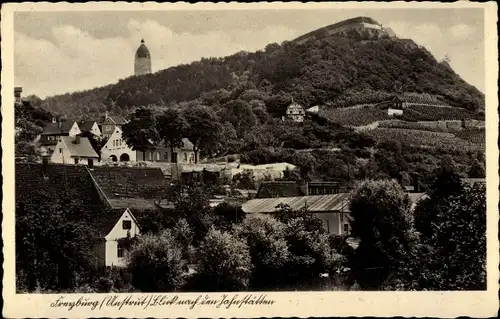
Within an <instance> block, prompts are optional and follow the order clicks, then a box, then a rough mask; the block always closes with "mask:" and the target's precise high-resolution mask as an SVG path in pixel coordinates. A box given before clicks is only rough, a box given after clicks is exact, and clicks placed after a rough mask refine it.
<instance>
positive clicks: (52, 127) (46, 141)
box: [39, 117, 81, 145]
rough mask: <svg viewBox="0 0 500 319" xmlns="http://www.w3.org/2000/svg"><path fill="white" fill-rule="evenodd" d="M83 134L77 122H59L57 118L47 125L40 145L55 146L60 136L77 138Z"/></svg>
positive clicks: (41, 136) (41, 135)
mask: <svg viewBox="0 0 500 319" xmlns="http://www.w3.org/2000/svg"><path fill="white" fill-rule="evenodd" d="M78 134H81V131H80V128H79V127H78V124H77V123H76V122H75V121H64V122H62V121H57V120H56V118H55V117H53V118H52V121H51V122H49V123H45V126H44V127H43V131H42V133H41V134H40V139H39V143H40V144H42V145H55V144H57V141H58V140H59V137H60V136H72V137H75V136H77V135H78Z"/></svg>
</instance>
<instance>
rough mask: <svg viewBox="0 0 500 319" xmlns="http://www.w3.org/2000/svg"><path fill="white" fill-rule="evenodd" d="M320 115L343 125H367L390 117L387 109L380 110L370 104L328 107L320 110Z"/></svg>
mask: <svg viewBox="0 0 500 319" xmlns="http://www.w3.org/2000/svg"><path fill="white" fill-rule="evenodd" d="M320 115H321V116H323V117H325V118H327V119H329V120H331V121H332V122H335V123H338V124H340V125H345V126H362V125H368V124H370V123H373V122H376V121H381V120H387V119H389V118H390V117H389V116H388V115H387V110H380V109H377V108H375V107H371V106H364V107H358V108H357V107H348V108H336V109H329V110H324V111H321V112H320Z"/></svg>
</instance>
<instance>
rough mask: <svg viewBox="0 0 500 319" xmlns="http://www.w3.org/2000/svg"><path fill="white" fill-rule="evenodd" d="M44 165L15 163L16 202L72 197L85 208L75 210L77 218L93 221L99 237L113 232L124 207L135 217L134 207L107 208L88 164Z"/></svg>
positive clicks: (48, 200)
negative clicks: (87, 166) (88, 168)
mask: <svg viewBox="0 0 500 319" xmlns="http://www.w3.org/2000/svg"><path fill="white" fill-rule="evenodd" d="M42 168H43V165H42V164H16V169H15V189H16V192H15V195H16V204H22V203H37V202H54V203H55V202H56V201H57V200H58V199H60V198H61V196H69V197H70V198H71V199H72V200H73V201H77V202H79V203H80V205H79V206H80V207H81V208H82V209H81V210H78V211H75V214H76V216H75V217H76V218H81V219H82V220H86V221H87V222H90V223H92V225H93V226H94V227H95V229H96V230H97V231H98V233H99V235H100V236H106V235H107V234H108V233H109V232H110V231H111V229H112V228H113V226H114V225H115V224H116V223H117V222H118V219H119V218H120V217H121V215H122V214H123V213H124V212H125V209H127V208H129V209H130V211H131V212H132V214H134V216H135V214H137V213H138V212H137V211H136V210H134V209H133V208H132V207H121V206H120V207H117V208H113V207H106V206H105V203H103V202H102V200H101V199H100V197H99V193H98V190H97V189H96V187H95V184H94V182H93V180H92V176H91V175H90V174H89V171H90V170H87V168H86V167H85V166H80V165H62V164H48V165H47V166H46V168H45V170H42Z"/></svg>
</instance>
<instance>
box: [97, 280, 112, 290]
mask: <svg viewBox="0 0 500 319" xmlns="http://www.w3.org/2000/svg"><path fill="white" fill-rule="evenodd" d="M113 284H114V282H113V280H111V279H110V278H106V277H101V278H99V280H97V283H96V290H97V292H110V291H111V289H112V288H113Z"/></svg>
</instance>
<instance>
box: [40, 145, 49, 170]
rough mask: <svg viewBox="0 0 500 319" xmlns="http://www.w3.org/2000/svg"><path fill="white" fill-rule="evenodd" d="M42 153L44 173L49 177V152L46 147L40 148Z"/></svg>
mask: <svg viewBox="0 0 500 319" xmlns="http://www.w3.org/2000/svg"><path fill="white" fill-rule="evenodd" d="M40 155H41V157H42V175H43V176H44V177H47V167H48V166H49V153H48V152H47V149H46V148H45V147H42V148H41V149H40Z"/></svg>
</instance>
